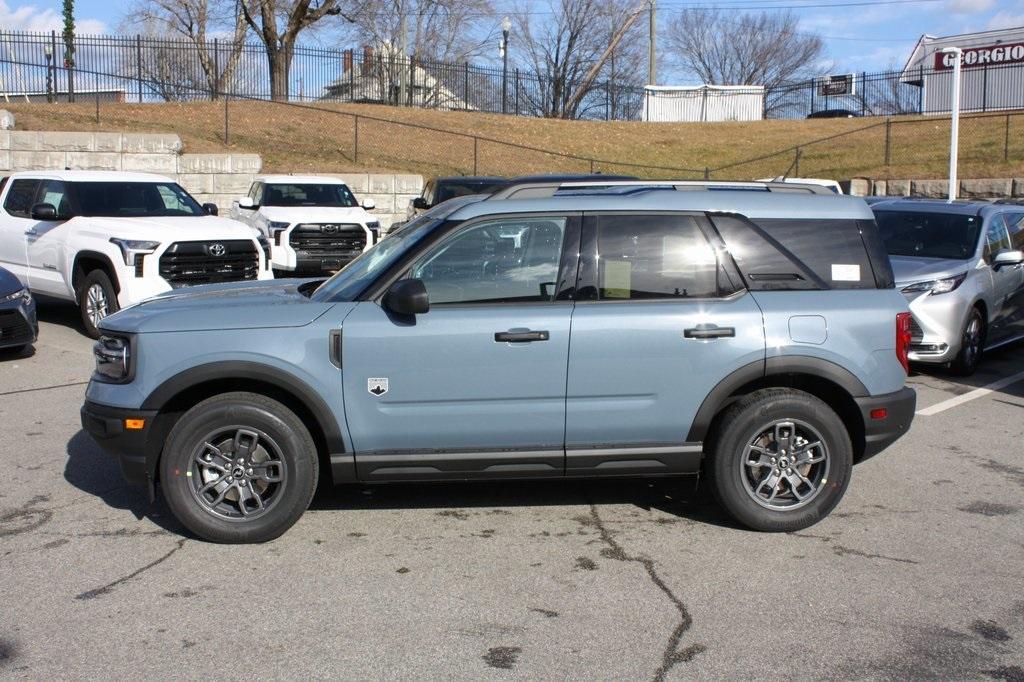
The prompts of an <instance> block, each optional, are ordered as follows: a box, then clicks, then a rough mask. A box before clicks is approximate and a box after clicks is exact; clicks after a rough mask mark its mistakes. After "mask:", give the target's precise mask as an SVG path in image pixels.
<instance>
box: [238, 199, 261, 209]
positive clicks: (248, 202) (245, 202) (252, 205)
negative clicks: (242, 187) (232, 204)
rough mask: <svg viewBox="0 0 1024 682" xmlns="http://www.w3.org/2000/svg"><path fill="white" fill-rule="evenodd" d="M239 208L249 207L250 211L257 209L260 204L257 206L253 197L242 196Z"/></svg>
mask: <svg viewBox="0 0 1024 682" xmlns="http://www.w3.org/2000/svg"><path fill="white" fill-rule="evenodd" d="M238 208H247V209H249V210H250V211H255V210H256V209H257V208H259V206H257V205H256V202H255V201H253V200H252V199H251V198H249V197H242V198H241V199H239V200H238Z"/></svg>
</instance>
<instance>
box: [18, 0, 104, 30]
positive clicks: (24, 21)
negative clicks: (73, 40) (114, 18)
mask: <svg viewBox="0 0 1024 682" xmlns="http://www.w3.org/2000/svg"><path fill="white" fill-rule="evenodd" d="M0 26H3V27H4V29H5V30H8V31H50V30H56V31H60V30H61V29H62V28H63V26H64V20H63V18H62V17H61V15H60V13H59V12H57V11H56V10H54V9H49V8H47V9H40V8H39V7H38V6H36V5H17V6H15V7H10V6H9V5H8V4H7V3H6V2H4V1H3V0H0ZM75 32H76V33H78V34H81V35H91V34H97V33H106V32H107V25H106V24H105V23H103V22H102V21H100V20H98V19H76V20H75Z"/></svg>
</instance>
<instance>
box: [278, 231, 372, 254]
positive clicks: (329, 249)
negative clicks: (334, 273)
mask: <svg viewBox="0 0 1024 682" xmlns="http://www.w3.org/2000/svg"><path fill="white" fill-rule="evenodd" d="M288 243H289V244H291V247H292V248H293V249H295V251H296V252H297V253H299V254H311V255H315V256H324V257H329V258H341V259H343V260H351V259H353V258H355V257H356V256H358V255H359V254H360V253H362V252H363V249H365V248H366V230H364V229H363V226H362V225H356V224H352V223H302V224H300V225H296V226H295V228H294V229H293V230H292V233H291V236H290V237H289V242H288Z"/></svg>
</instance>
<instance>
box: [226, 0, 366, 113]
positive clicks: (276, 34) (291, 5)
mask: <svg viewBox="0 0 1024 682" xmlns="http://www.w3.org/2000/svg"><path fill="white" fill-rule="evenodd" d="M342 1H343V0H320V4H319V5H318V6H315V7H314V6H313V1H312V0H249V2H245V1H242V2H240V7H241V10H242V15H243V16H244V18H245V21H246V23H248V24H249V26H251V27H252V29H253V31H255V32H256V35H257V36H258V37H259V39H260V40H261V41H262V42H263V48H264V50H266V53H267V66H268V67H269V70H270V97H271V99H274V100H287V99H288V75H289V73H291V68H292V58H293V57H294V56H295V44H296V41H297V40H298V37H299V34H300V33H302V32H303V31H304V30H305V29H307V28H309V27H310V26H312V25H313V24H315V23H317V22H318V21H320V20H322V19H324V18H326V17H331V16H338V17H342V18H343V19H345V20H346V21H350V22H351V21H354V18H355V15H356V13H357V12H356V10H357V9H358V8H357V7H352V8H350V9H349V11H347V12H346V11H343V10H342V7H341V2H342ZM279 21H281V22H283V23H282V25H280V26H279V25H278V22H279Z"/></svg>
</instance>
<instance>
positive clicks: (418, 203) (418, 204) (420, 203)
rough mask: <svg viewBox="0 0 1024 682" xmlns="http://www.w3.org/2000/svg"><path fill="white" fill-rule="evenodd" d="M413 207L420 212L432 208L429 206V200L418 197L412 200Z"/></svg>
mask: <svg viewBox="0 0 1024 682" xmlns="http://www.w3.org/2000/svg"><path fill="white" fill-rule="evenodd" d="M412 207H413V208H415V209H416V210H419V211H426V210H427V209H428V208H430V206H428V205H427V200H426V199H424V198H423V197H416V198H415V199H413V200H412Z"/></svg>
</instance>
